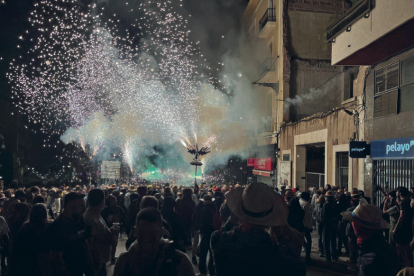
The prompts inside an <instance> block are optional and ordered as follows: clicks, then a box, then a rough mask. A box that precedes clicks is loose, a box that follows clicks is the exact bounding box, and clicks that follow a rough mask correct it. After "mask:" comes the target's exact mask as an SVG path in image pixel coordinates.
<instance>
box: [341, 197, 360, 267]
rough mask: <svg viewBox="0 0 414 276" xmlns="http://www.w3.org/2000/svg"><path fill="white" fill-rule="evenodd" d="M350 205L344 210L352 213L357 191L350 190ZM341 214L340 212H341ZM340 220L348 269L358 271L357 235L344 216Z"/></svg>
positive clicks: (355, 203) (357, 200)
mask: <svg viewBox="0 0 414 276" xmlns="http://www.w3.org/2000/svg"><path fill="white" fill-rule="evenodd" d="M351 197H352V199H351V204H352V205H351V207H349V208H348V209H347V210H346V212H348V213H352V212H353V211H354V210H355V208H356V207H357V206H358V205H359V201H360V196H359V192H357V191H352V193H351ZM341 214H342V213H341ZM342 222H343V223H344V225H345V235H346V236H347V239H348V250H349V265H348V267H347V268H348V270H350V271H352V272H356V271H358V267H357V260H358V243H357V237H356V235H355V232H354V228H353V227H352V224H351V223H350V221H349V220H347V219H346V218H345V217H343V218H342Z"/></svg>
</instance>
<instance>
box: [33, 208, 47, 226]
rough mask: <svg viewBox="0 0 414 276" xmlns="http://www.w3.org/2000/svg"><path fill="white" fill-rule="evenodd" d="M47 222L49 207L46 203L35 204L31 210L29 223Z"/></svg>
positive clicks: (39, 223)
mask: <svg viewBox="0 0 414 276" xmlns="http://www.w3.org/2000/svg"><path fill="white" fill-rule="evenodd" d="M46 222H47V208H46V205H45V204H44V203H37V204H35V205H33V207H32V209H31V210H30V216H29V223H31V224H33V225H42V224H45V223H46Z"/></svg>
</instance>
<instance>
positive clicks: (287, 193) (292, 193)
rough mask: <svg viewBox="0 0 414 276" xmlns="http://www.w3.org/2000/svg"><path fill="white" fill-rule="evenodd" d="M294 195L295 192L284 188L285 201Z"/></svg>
mask: <svg viewBox="0 0 414 276" xmlns="http://www.w3.org/2000/svg"><path fill="white" fill-rule="evenodd" d="M294 196H295V193H294V192H293V191H292V190H286V192H285V198H286V200H287V201H290V200H291V199H292V198H293V197H294Z"/></svg>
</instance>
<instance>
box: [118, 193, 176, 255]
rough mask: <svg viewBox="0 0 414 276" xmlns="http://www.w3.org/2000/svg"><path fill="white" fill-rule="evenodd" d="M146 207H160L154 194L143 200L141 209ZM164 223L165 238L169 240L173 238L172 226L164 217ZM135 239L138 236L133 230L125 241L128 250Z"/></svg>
mask: <svg viewBox="0 0 414 276" xmlns="http://www.w3.org/2000/svg"><path fill="white" fill-rule="evenodd" d="M145 208H154V209H156V210H158V209H157V208H159V205H158V200H157V199H156V198H155V197H154V196H144V197H143V198H142V200H141V205H140V210H142V209H145ZM158 211H159V210H158ZM162 225H163V229H164V235H163V238H164V239H166V240H169V239H170V238H171V236H170V233H171V227H170V225H169V224H168V222H166V221H165V220H164V219H163V220H162ZM135 240H136V238H135V235H134V232H133V231H131V234H130V235H129V237H128V240H127V241H126V242H125V247H126V249H127V250H128V249H129V247H130V246H131V244H132V243H133V242H134V241H135Z"/></svg>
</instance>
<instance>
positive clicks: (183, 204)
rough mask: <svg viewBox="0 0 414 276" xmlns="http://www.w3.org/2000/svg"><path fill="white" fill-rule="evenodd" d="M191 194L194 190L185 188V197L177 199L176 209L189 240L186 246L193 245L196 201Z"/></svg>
mask: <svg viewBox="0 0 414 276" xmlns="http://www.w3.org/2000/svg"><path fill="white" fill-rule="evenodd" d="M191 195H192V191H191V189H190V188H185V189H183V198H182V199H181V198H179V199H177V201H176V203H177V205H176V206H175V211H176V212H177V214H178V215H179V216H180V218H181V220H182V222H183V224H184V229H185V232H186V235H187V240H186V242H185V245H186V246H191V229H192V223H193V221H192V215H193V213H194V210H195V202H194V201H193V199H192V196H191Z"/></svg>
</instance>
